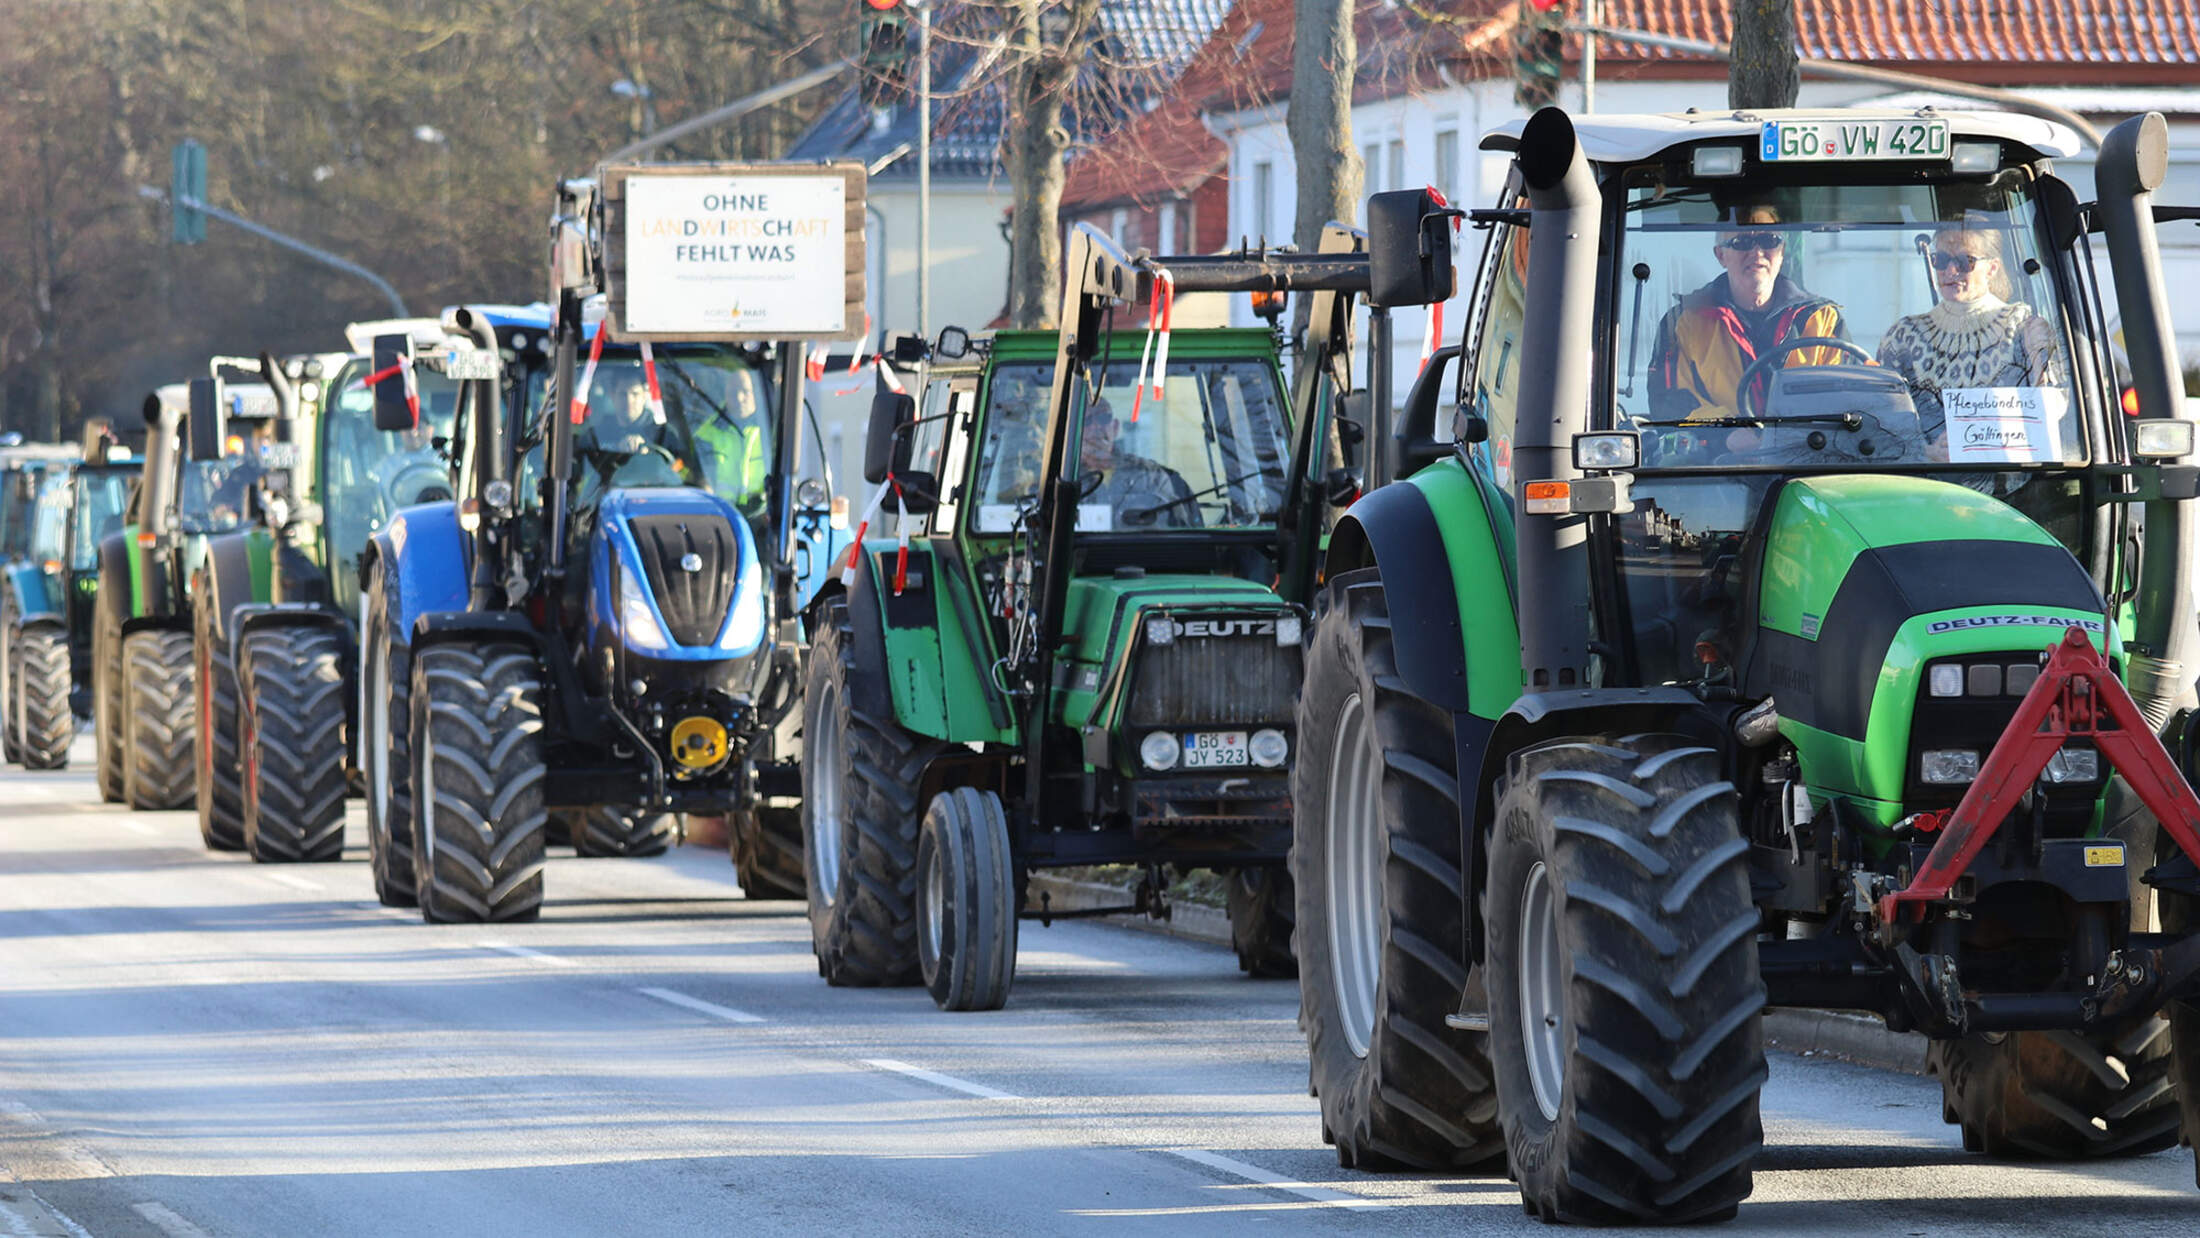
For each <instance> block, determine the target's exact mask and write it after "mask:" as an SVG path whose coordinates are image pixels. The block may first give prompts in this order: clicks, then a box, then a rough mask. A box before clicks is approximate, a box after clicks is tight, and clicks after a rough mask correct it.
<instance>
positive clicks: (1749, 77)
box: [1301, 0, 1803, 108]
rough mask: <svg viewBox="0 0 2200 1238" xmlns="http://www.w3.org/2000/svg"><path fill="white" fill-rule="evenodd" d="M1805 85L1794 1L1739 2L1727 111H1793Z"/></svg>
mask: <svg viewBox="0 0 2200 1238" xmlns="http://www.w3.org/2000/svg"><path fill="white" fill-rule="evenodd" d="M1301 2H1302V3H1303V2H1304V0H1301ZM1802 84H1803V79H1802V74H1801V71H1800V70H1799V69H1798V68H1797V67H1796V61H1795V0H1734V44H1733V69H1732V73H1731V75H1730V76H1729V77H1728V78H1727V86H1726V103H1727V106H1728V107H1737V108H1743V107H1747V108H1760V107H1794V106H1795V95H1796V92H1797V91H1798V90H1800V89H1801V88H1802Z"/></svg>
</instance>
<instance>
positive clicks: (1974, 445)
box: [1940, 387, 2070, 464]
mask: <svg viewBox="0 0 2200 1238" xmlns="http://www.w3.org/2000/svg"><path fill="white" fill-rule="evenodd" d="M1940 407H1941V411H1942V413H1943V414H1944V415H1945V416H1946V428H1947V433H1948V459H1949V461H1950V462H1951V463H1954V464H1976V463H1992V464H2036V463H2040V462H2042V461H2056V460H2061V459H2062V458H2063V444H2062V426H2063V419H2064V417H2065V416H2066V415H2067V414H2068V413H2069V411H2070V392H2069V391H2067V390H2065V389H2064V388H2061V387H1949V388H1946V389H1945V390H1943V391H1942V392H1941V393H1940Z"/></svg>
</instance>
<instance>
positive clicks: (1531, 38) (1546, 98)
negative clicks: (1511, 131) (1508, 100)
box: [1513, 0, 1566, 111]
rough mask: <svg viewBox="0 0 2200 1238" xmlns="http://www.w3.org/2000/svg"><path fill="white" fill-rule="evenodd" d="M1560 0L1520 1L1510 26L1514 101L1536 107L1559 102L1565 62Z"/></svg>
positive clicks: (1564, 27) (1524, 105)
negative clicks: (1559, 83)
mask: <svg viewBox="0 0 2200 1238" xmlns="http://www.w3.org/2000/svg"><path fill="white" fill-rule="evenodd" d="M1563 8H1564V5H1562V4H1561V3H1559V0H1520V20H1519V22H1518V23H1517V24H1516V25H1515V26H1514V28H1513V101H1514V102H1515V103H1518V104H1519V105H1520V106H1522V107H1524V108H1527V109H1529V110H1530V111H1533V110H1535V109H1536V108H1539V107H1549V106H1550V105H1551V104H1553V103H1556V102H1558V82H1559V75H1560V74H1561V73H1562V72H1564V70H1565V65H1566V50H1565V37H1566V15H1565V13H1564V12H1563V11H1562V10H1563Z"/></svg>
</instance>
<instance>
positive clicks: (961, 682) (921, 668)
mask: <svg viewBox="0 0 2200 1238" xmlns="http://www.w3.org/2000/svg"><path fill="white" fill-rule="evenodd" d="M899 560H900V549H899V545H898V543H897V542H896V541H895V540H894V539H893V538H873V539H870V540H869V541H867V542H865V543H864V545H863V546H862V547H861V549H860V550H859V551H858V553H857V555H856V583H855V587H854V588H853V589H851V590H850V591H849V595H848V615H849V618H850V620H851V621H852V622H853V624H854V634H855V636H856V642H857V648H858V650H860V651H862V652H861V655H860V657H861V658H874V657H875V659H876V661H864V660H859V661H858V663H857V666H858V668H859V669H860V670H861V671H862V672H863V677H864V679H865V681H866V682H869V683H876V684H880V685H883V686H884V687H885V689H886V691H885V692H884V693H881V694H880V697H881V698H886V697H889V696H890V702H889V700H887V699H877V700H874V701H873V702H871V703H873V704H877V705H880V706H885V705H888V704H889V703H890V704H891V712H890V713H882V714H881V715H880V716H882V717H891V718H893V719H894V720H895V721H896V722H898V723H900V724H901V726H902V727H903V728H904V729H906V730H908V731H910V732H913V733H915V734H918V735H923V736H927V737H929V738H932V739H940V740H946V741H947V742H949V743H957V744H960V743H1002V744H1012V743H1015V742H1017V738H1016V737H1017V734H1018V728H1017V725H1016V720H1015V716H1014V712H1013V710H1012V709H1011V708H1010V707H1009V704H1008V702H1007V701H1005V700H1004V699H1002V697H1001V696H1000V694H999V692H998V691H997V690H996V689H995V688H994V687H993V684H992V677H991V670H990V667H989V665H988V662H989V660H990V655H989V654H988V653H987V651H986V644H985V642H986V633H985V631H984V628H983V624H984V619H983V618H982V616H983V615H984V614H985V608H984V606H983V605H982V604H981V602H980V600H979V599H978V598H977V597H976V596H975V594H974V591H973V589H972V587H971V584H970V576H969V573H968V572H966V571H965V570H963V566H962V560H961V556H960V555H959V554H958V553H957V552H956V551H955V549H954V547H953V545H952V543H946V542H939V541H927V542H923V543H919V544H917V545H912V546H911V547H909V568H908V575H907V578H906V580H905V581H904V582H903V587H902V588H901V589H899V590H896V589H895V588H894V583H895V580H894V578H895V575H896V569H897V566H898V563H899ZM867 625H871V626H867ZM873 632H875V633H876V635H873V634H872V633H873Z"/></svg>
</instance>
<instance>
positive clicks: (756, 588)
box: [718, 555, 764, 653]
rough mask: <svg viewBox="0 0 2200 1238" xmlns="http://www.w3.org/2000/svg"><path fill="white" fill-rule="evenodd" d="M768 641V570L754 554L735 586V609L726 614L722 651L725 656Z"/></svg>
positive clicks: (720, 640)
mask: <svg viewBox="0 0 2200 1238" xmlns="http://www.w3.org/2000/svg"><path fill="white" fill-rule="evenodd" d="M763 639H764V571H763V569H762V568H760V567H758V566H757V564H756V556H755V555H750V556H749V557H748V562H747V563H746V564H744V565H743V566H742V568H741V579H740V581H739V583H737V584H736V585H735V586H734V590H733V609H732V610H731V611H730V612H729V613H728V614H727V615H726V630H725V631H723V632H721V633H719V634H718V648H719V650H720V651H721V652H725V653H738V652H740V651H741V650H744V649H754V648H755V647H756V646H757V645H758V644H759V643H761V642H762V641H763Z"/></svg>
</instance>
